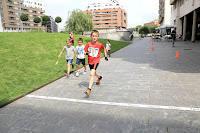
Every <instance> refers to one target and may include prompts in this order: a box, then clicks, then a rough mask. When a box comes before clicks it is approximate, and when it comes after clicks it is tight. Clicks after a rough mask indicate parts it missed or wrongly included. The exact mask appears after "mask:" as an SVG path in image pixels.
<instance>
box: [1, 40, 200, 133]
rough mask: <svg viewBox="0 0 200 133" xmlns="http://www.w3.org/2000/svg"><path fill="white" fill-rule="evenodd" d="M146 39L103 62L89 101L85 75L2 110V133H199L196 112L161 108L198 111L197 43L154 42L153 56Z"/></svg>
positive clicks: (199, 45)
mask: <svg viewBox="0 0 200 133" xmlns="http://www.w3.org/2000/svg"><path fill="white" fill-rule="evenodd" d="M149 39H150V38H144V39H141V40H140V39H135V40H134V41H133V44H131V45H129V46H127V47H125V48H123V49H121V50H119V51H117V52H116V53H113V54H112V55H111V58H109V61H108V62H106V61H105V60H104V59H102V60H101V62H100V65H99V67H98V69H97V71H98V72H99V73H100V74H101V75H102V76H103V80H102V81H101V85H100V86H97V85H94V86H93V88H92V93H91V96H90V97H89V98H88V99H86V98H84V97H85V95H84V93H83V92H84V91H85V90H86V89H87V87H88V84H89V78H90V77H89V72H88V73H87V74H86V75H80V76H79V77H75V76H74V75H73V74H71V75H70V78H66V77H64V78H62V79H59V80H58V81H56V82H53V83H52V84H49V85H47V86H45V87H43V88H42V89H40V90H38V91H36V92H33V93H32V94H30V95H29V96H43V98H37V97H28V96H26V97H24V98H21V99H19V100H17V101H15V102H13V103H12V104H10V105H8V106H6V107H4V108H2V109H0V133H15V132H16V133H23V132H25V133H27V132H35V133H155V132H156V133H199V132H200V112H198V111H192V110H189V111H184V110H182V109H183V108H181V109H180V110H178V109H171V110H169V109H165V108H164V107H171V106H175V107H190V108H200V102H199V101H200V97H199V96H200V84H199V83H200V62H199V61H200V43H191V42H182V41H177V42H176V43H175V47H174V48H173V47H172V45H171V42H164V41H161V42H154V45H153V46H154V48H155V50H154V51H152V50H151V48H152V45H150V44H149ZM176 51H178V52H179V55H180V58H175V55H176ZM87 68H88V70H89V67H87ZM81 71H82V72H83V69H82V70H81ZM99 101H101V103H99ZM112 104H117V106H112ZM124 104H126V105H127V106H123V105H124ZM131 104H134V105H136V106H138V107H136V106H129V105H131ZM142 105H156V107H157V108H152V106H147V107H139V106H142ZM163 106H164V107H163Z"/></svg>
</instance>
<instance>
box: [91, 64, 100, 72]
mask: <svg viewBox="0 0 200 133" xmlns="http://www.w3.org/2000/svg"><path fill="white" fill-rule="evenodd" d="M98 65H99V63H96V64H92V65H91V64H89V67H90V70H92V69H94V70H97V67H98Z"/></svg>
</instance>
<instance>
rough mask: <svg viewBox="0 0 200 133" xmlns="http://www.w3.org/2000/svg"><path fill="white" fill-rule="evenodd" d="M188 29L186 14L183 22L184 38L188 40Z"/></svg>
mask: <svg viewBox="0 0 200 133" xmlns="http://www.w3.org/2000/svg"><path fill="white" fill-rule="evenodd" d="M186 30H187V16H184V22H183V40H184V41H186V37H187V35H186Z"/></svg>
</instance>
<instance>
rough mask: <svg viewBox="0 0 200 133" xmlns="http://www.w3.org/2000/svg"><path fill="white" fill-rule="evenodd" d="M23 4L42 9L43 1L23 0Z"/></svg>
mask: <svg viewBox="0 0 200 133" xmlns="http://www.w3.org/2000/svg"><path fill="white" fill-rule="evenodd" d="M24 6H25V7H30V8H36V9H40V10H43V2H42V1H41V0H24Z"/></svg>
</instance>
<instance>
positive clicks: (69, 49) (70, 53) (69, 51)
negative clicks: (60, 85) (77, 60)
mask: <svg viewBox="0 0 200 133" xmlns="http://www.w3.org/2000/svg"><path fill="white" fill-rule="evenodd" d="M66 43H67V46H65V47H64V48H63V49H62V51H61V52H60V54H59V56H58V58H60V56H61V55H62V53H63V52H64V51H66V55H65V59H66V61H67V73H65V75H66V76H67V77H69V73H70V65H72V69H73V68H74V63H72V61H73V59H74V53H75V51H76V49H75V48H74V46H71V40H70V39H67V40H66Z"/></svg>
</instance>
